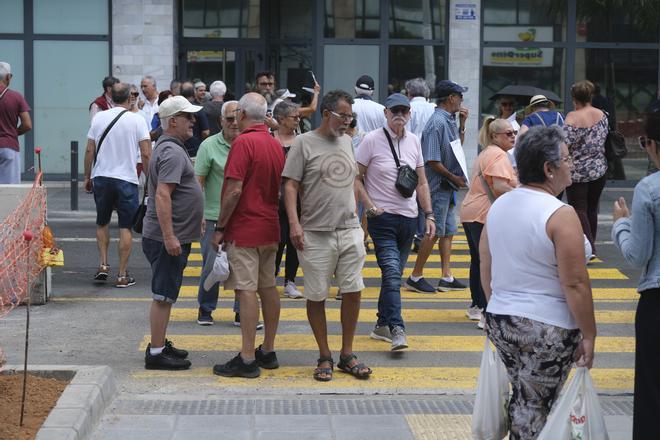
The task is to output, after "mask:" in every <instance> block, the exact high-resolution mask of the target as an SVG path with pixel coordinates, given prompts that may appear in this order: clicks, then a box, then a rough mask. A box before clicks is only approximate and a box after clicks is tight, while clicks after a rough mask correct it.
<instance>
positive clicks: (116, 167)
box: [85, 83, 151, 287]
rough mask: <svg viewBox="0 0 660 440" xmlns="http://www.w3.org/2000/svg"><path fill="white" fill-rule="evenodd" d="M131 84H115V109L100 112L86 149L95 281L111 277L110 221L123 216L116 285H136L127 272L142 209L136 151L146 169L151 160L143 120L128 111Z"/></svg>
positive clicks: (93, 123) (147, 134) (113, 91)
mask: <svg viewBox="0 0 660 440" xmlns="http://www.w3.org/2000/svg"><path fill="white" fill-rule="evenodd" d="M129 96H130V86H129V85H128V84H124V83H117V84H115V85H113V86H112V101H113V102H114V104H115V107H113V108H111V109H109V110H105V111H102V112H99V113H97V114H96V115H95V116H94V118H93V119H92V126H91V127H90V128H89V132H88V133H87V150H86V151H85V189H86V190H87V192H90V193H91V192H93V193H94V202H95V203H96V243H97V244H98V248H99V253H100V257H101V258H100V259H101V261H100V264H99V268H98V270H97V271H96V274H95V275H94V279H95V280H97V281H105V280H107V279H108V274H109V272H110V266H109V265H108V245H109V243H110V231H109V225H110V218H111V217H112V211H113V210H115V209H116V211H117V217H118V218H119V271H118V272H117V283H116V284H115V286H116V287H128V286H132V285H133V284H135V278H133V277H131V276H130V275H129V274H128V271H127V270H126V268H127V266H128V258H129V256H130V255H131V240H132V239H131V226H132V225H133V218H134V217H135V213H136V211H137V209H138V206H139V200H138V176H137V171H136V166H137V158H138V154H137V153H138V150H139V152H140V154H141V156H142V163H143V165H144V169H148V168H147V167H148V166H149V158H150V157H151V141H150V138H149V131H148V129H147V125H146V124H145V123H144V120H143V119H142V117H141V116H140V115H138V114H137V113H132V112H130V111H129V107H130V103H129Z"/></svg>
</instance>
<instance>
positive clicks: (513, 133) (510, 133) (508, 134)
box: [495, 130, 518, 137]
mask: <svg viewBox="0 0 660 440" xmlns="http://www.w3.org/2000/svg"><path fill="white" fill-rule="evenodd" d="M495 134H504V135H507V136H509V137H512V136H515V135H517V134H518V131H517V130H508V131H500V132H499V133H497V132H496V133H495Z"/></svg>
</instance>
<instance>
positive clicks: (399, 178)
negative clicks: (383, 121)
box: [383, 128, 419, 199]
mask: <svg viewBox="0 0 660 440" xmlns="http://www.w3.org/2000/svg"><path fill="white" fill-rule="evenodd" d="M383 131H384V132H385V137H386V138H387V142H388V143H389V144H390V150H392V156H393V157H394V162H396V168H397V170H398V171H397V175H396V182H395V183H394V187H395V188H396V190H397V191H399V194H401V195H402V196H403V197H405V198H407V199H409V198H410V197H412V196H413V194H414V193H415V188H417V182H418V179H419V177H418V176H417V172H416V171H415V170H413V169H412V168H411V167H410V166H408V165H406V164H403V165H401V163H400V162H399V157H398V156H397V155H396V151H394V144H393V143H392V138H391V137H390V134H389V133H388V132H387V130H386V129H385V128H383Z"/></svg>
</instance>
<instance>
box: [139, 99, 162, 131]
mask: <svg viewBox="0 0 660 440" xmlns="http://www.w3.org/2000/svg"><path fill="white" fill-rule="evenodd" d="M139 113H140V114H141V115H142V117H143V118H144V121H145V122H146V123H147V127H149V131H151V121H152V120H153V119H154V115H155V114H156V113H158V97H156V99H155V100H154V102H153V103H151V102H149V100H148V99H146V98H145V100H144V106H143V107H142V110H140V112H139Z"/></svg>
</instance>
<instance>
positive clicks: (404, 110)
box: [389, 107, 410, 116]
mask: <svg viewBox="0 0 660 440" xmlns="http://www.w3.org/2000/svg"><path fill="white" fill-rule="evenodd" d="M389 110H390V112H392V114H393V115H404V116H405V115H407V114H408V113H410V109H409V108H408V107H393V108H391V109H389Z"/></svg>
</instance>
